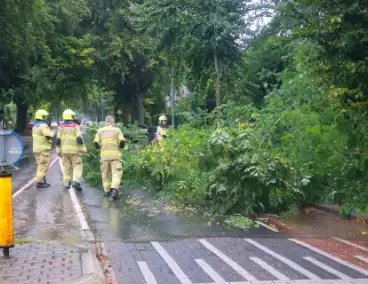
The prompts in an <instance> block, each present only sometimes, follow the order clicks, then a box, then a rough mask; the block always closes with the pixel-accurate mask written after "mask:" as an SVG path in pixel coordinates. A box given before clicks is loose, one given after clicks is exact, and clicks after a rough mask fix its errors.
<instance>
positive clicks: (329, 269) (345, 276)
mask: <svg viewBox="0 0 368 284" xmlns="http://www.w3.org/2000/svg"><path fill="white" fill-rule="evenodd" d="M303 258H304V259H306V260H308V261H309V262H311V263H313V264H315V265H316V266H319V267H321V268H322V269H324V270H326V271H328V272H330V273H331V274H334V275H336V276H337V277H339V278H341V279H345V280H350V279H351V277H349V276H347V275H346V274H344V273H342V272H340V271H337V270H336V269H333V268H332V267H330V266H328V265H326V264H324V263H322V262H320V261H318V260H317V259H315V258H313V257H310V256H306V257H303Z"/></svg>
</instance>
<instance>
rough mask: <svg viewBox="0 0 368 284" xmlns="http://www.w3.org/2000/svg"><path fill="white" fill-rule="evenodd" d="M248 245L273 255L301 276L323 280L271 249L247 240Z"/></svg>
mask: <svg viewBox="0 0 368 284" xmlns="http://www.w3.org/2000/svg"><path fill="white" fill-rule="evenodd" d="M245 240H246V241H247V242H248V243H250V244H252V245H254V246H255V247H257V248H258V249H260V250H262V251H264V252H265V253H268V254H269V255H272V256H273V257H275V258H277V259H278V260H280V261H281V262H283V263H285V264H287V265H288V266H290V267H291V268H293V269H294V270H296V271H298V272H300V273H301V274H303V275H305V276H307V277H309V278H310V279H312V280H320V279H321V278H320V277H318V276H317V275H315V274H314V273H312V272H310V271H308V270H306V269H304V268H303V267H301V266H300V265H298V264H296V263H295V262H293V261H291V260H289V259H287V258H286V257H283V256H282V255H280V254H278V253H276V252H274V251H272V250H270V249H269V248H267V247H265V246H263V245H261V244H260V243H258V242H256V241H253V240H250V239H245Z"/></svg>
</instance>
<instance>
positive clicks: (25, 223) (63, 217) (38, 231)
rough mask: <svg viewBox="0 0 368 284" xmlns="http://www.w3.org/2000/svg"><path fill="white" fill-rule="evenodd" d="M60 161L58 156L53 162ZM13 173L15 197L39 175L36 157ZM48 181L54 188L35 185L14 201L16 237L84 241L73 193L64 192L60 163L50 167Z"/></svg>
mask: <svg viewBox="0 0 368 284" xmlns="http://www.w3.org/2000/svg"><path fill="white" fill-rule="evenodd" d="M55 158H56V155H55V154H54V155H53V157H52V160H53V159H55ZM19 168H20V169H19V170H18V171H16V172H14V173H13V194H14V193H16V192H17V191H18V190H22V187H23V186H24V185H25V184H26V183H28V182H29V181H30V180H31V179H32V178H33V177H34V174H35V171H36V167H35V164H34V158H33V156H30V158H29V159H24V161H23V162H22V163H21V164H20V165H19ZM47 181H48V182H49V183H50V184H51V185H52V186H51V187H49V188H46V189H37V188H36V186H35V183H33V184H32V185H31V186H29V187H28V188H27V189H26V190H24V191H22V192H21V193H20V194H19V195H17V196H15V197H14V198H13V214H14V231H15V232H16V237H25V238H30V239H37V240H48V241H62V242H69V243H78V242H81V238H80V232H81V231H80V225H79V223H78V220H77V218H76V216H75V213H74V208H73V205H72V202H71V200H70V196H69V193H68V192H66V191H64V188H63V186H62V180H61V170H60V167H59V165H58V163H55V164H54V165H53V166H51V167H50V169H49V171H48V175H47Z"/></svg>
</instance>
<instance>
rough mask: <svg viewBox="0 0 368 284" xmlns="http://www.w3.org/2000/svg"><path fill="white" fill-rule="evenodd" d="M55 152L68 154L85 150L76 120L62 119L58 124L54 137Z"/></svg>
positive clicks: (80, 152) (84, 151)
mask: <svg viewBox="0 0 368 284" xmlns="http://www.w3.org/2000/svg"><path fill="white" fill-rule="evenodd" d="M56 152H57V153H58V154H69V155H73V154H82V153H86V152H87V149H86V146H85V145H84V141H83V137H82V133H81V131H80V128H79V125H78V124H77V123H76V122H74V121H64V123H63V124H61V125H60V127H59V131H58V134H57V139H56Z"/></svg>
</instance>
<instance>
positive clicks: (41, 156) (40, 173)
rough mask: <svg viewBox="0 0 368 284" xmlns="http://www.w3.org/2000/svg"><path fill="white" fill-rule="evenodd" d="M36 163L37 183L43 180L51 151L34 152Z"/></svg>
mask: <svg viewBox="0 0 368 284" xmlns="http://www.w3.org/2000/svg"><path fill="white" fill-rule="evenodd" d="M34 155H35V158H36V164H37V173H36V178H35V179H36V181H37V182H39V183H43V182H44V181H45V176H46V173H47V170H48V169H49V165H50V159H51V151H50V150H44V151H41V152H39V153H34Z"/></svg>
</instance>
